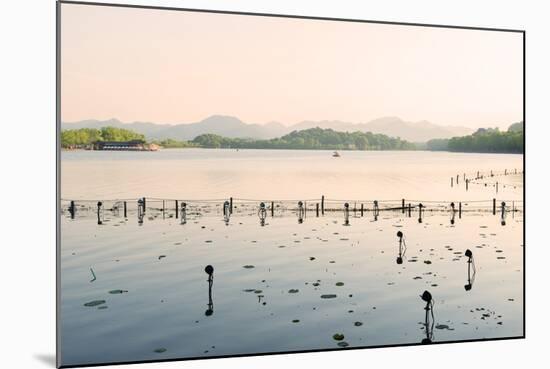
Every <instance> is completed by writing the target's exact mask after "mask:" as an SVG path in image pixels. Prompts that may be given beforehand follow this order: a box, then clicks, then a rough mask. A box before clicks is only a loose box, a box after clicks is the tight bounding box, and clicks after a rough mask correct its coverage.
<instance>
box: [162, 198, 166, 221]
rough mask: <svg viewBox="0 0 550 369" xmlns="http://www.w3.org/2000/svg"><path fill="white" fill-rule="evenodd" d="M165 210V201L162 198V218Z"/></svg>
mask: <svg viewBox="0 0 550 369" xmlns="http://www.w3.org/2000/svg"><path fill="white" fill-rule="evenodd" d="M165 210H166V203H165V201H164V200H162V219H164V213H165Z"/></svg>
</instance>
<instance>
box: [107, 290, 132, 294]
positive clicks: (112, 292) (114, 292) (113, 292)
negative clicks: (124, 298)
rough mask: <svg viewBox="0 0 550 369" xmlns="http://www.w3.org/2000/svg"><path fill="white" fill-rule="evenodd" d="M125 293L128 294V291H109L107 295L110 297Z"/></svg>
mask: <svg viewBox="0 0 550 369" xmlns="http://www.w3.org/2000/svg"><path fill="white" fill-rule="evenodd" d="M126 292H128V291H126V290H111V291H109V293H110V294H111V295H116V294H119V293H126Z"/></svg>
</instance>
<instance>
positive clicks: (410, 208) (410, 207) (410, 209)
mask: <svg viewBox="0 0 550 369" xmlns="http://www.w3.org/2000/svg"><path fill="white" fill-rule="evenodd" d="M411 211H412V206H411V203H410V202H409V218H410V217H411Z"/></svg>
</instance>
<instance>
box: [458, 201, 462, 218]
mask: <svg viewBox="0 0 550 369" xmlns="http://www.w3.org/2000/svg"><path fill="white" fill-rule="evenodd" d="M458 219H462V203H461V202H459V203H458Z"/></svg>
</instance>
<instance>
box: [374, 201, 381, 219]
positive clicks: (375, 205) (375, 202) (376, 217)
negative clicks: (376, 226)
mask: <svg viewBox="0 0 550 369" xmlns="http://www.w3.org/2000/svg"><path fill="white" fill-rule="evenodd" d="M372 212H373V214H374V221H377V220H378V215H379V214H380V208H379V207H378V200H374V207H373V211H372Z"/></svg>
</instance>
